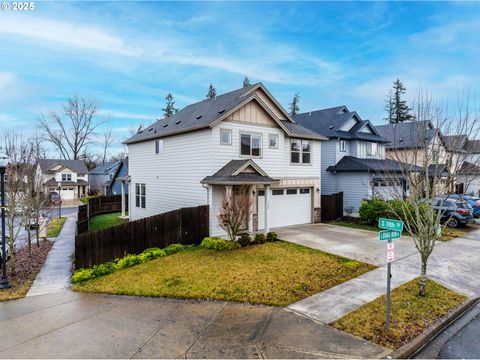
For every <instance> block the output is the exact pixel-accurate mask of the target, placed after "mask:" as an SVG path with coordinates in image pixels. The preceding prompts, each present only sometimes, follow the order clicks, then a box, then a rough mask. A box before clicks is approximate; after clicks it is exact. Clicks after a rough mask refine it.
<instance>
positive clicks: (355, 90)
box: [0, 1, 480, 142]
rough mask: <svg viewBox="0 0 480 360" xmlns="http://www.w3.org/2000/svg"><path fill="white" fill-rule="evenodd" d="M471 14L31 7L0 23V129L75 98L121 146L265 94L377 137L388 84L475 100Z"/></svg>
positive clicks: (392, 9) (415, 6)
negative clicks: (339, 111) (194, 111)
mask: <svg viewBox="0 0 480 360" xmlns="http://www.w3.org/2000/svg"><path fill="white" fill-rule="evenodd" d="M479 45H480V3H474V2H467V3H463V2H462V3H458V2H456V3H447V2H439V3H433V2H426V3H414V2H405V3H401V2H393V3H383V2H373V3H368V2H356V3H349V2H341V3H338V2H337V3H330V2H304V3H302V2H291V3H290V2H267V3H265V2H264V3H256V2H244V3H237V2H235V3H232V2H230V3H216V2H203V3H201V2H195V3H188V2H181V3H169V2H123V1H117V2H115V3H113V2H112V3H110V2H43V1H42V2H40V1H37V2H36V3H35V10H34V11H29V12H26V11H25V12H14V11H1V10H0V127H3V128H5V127H17V128H19V129H22V130H25V131H26V132H30V131H33V129H34V124H35V119H36V118H37V117H38V115H39V114H40V113H42V112H46V111H48V110H49V109H57V108H58V107H59V105H60V104H61V103H62V102H63V101H65V99H66V98H67V97H68V96H70V95H73V94H77V95H79V96H82V97H87V98H92V99H96V100H97V101H98V104H99V106H100V116H101V117H102V118H103V119H108V121H109V123H110V124H111V125H112V126H113V127H114V130H115V132H116V135H117V137H118V139H119V142H120V141H121V140H123V139H124V138H125V137H127V135H128V129H129V128H130V127H131V126H135V127H136V126H138V125H139V124H140V123H145V124H148V123H152V122H153V121H155V119H156V118H157V117H158V116H160V115H161V108H162V107H163V105H164V98H165V95H166V94H167V93H168V92H172V94H173V95H174V98H175V100H176V105H177V107H180V108H181V107H183V106H185V105H187V104H189V103H192V102H195V101H199V100H201V99H202V98H204V97H205V94H206V93H207V89H208V86H209V84H210V83H213V84H214V86H215V87H216V89H217V93H221V92H225V91H229V90H233V89H235V88H238V87H240V86H241V84H242V80H243V77H244V75H248V77H249V78H250V80H251V82H258V81H261V82H263V83H264V84H265V85H266V86H267V88H268V89H269V90H270V91H271V92H272V93H273V95H274V96H276V97H277V99H279V101H280V102H281V103H282V104H283V105H284V106H285V107H288V103H289V102H290V100H291V98H292V96H293V94H294V93H295V92H298V93H300V109H301V111H309V110H315V109H320V108H326V107H331V106H336V105H347V107H348V108H349V109H350V110H356V111H357V112H358V113H359V114H360V116H361V117H362V118H363V119H370V120H372V121H373V123H381V122H382V118H383V117H384V110H383V108H384V99H385V96H386V94H387V93H388V91H389V89H390V87H391V83H392V81H393V80H395V79H396V78H397V77H398V78H400V79H401V80H402V81H403V82H404V84H405V85H406V86H407V92H408V94H407V95H408V98H410V99H411V98H413V97H414V96H415V93H416V92H417V90H418V89H419V87H423V88H427V89H429V90H430V91H431V92H433V93H434V94H435V95H436V96H437V97H439V98H441V99H446V100H449V101H452V100H455V97H456V95H457V92H458V91H459V90H464V89H467V90H469V91H470V92H471V93H476V92H479V90H480V46H479Z"/></svg>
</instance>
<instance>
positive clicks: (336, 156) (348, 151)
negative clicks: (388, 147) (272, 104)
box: [294, 106, 407, 215]
mask: <svg viewBox="0 0 480 360" xmlns="http://www.w3.org/2000/svg"><path fill="white" fill-rule="evenodd" d="M294 120H295V121H296V122H297V123H299V124H301V125H303V126H304V127H306V128H308V129H310V130H312V131H315V132H317V133H319V134H321V135H323V136H325V137H327V138H328V141H323V142H322V151H321V168H319V169H318V171H319V172H320V173H321V177H322V187H321V189H322V195H331V194H335V193H338V192H343V208H344V209H345V210H348V212H349V213H351V215H358V211H359V209H360V205H361V202H362V200H363V199H371V198H372V197H373V196H380V197H382V198H387V199H388V198H391V197H392V195H397V194H405V193H406V191H407V179H404V178H402V177H401V176H400V175H399V176H398V177H397V178H395V177H392V174H395V173H400V172H401V170H402V169H401V167H400V164H399V163H398V162H397V161H394V160H391V159H386V155H385V144H386V143H387V140H386V139H384V138H383V137H382V136H380V134H379V132H378V131H377V130H376V128H375V126H373V125H372V124H371V123H370V121H368V120H362V119H361V118H360V116H359V115H358V114H357V113H356V112H355V111H350V110H348V108H347V107H346V106H337V107H333V108H328V109H322V110H316V111H311V112H307V113H302V114H297V115H295V116H294Z"/></svg>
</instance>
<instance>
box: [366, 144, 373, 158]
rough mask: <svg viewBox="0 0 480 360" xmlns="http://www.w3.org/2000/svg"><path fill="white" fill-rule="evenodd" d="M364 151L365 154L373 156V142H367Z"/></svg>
mask: <svg viewBox="0 0 480 360" xmlns="http://www.w3.org/2000/svg"><path fill="white" fill-rule="evenodd" d="M366 153H367V156H373V144H372V143H371V142H367V144H366Z"/></svg>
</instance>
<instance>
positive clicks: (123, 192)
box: [120, 180, 125, 217]
mask: <svg viewBox="0 0 480 360" xmlns="http://www.w3.org/2000/svg"><path fill="white" fill-rule="evenodd" d="M120 193H121V194H122V217H125V181H123V180H122V182H121V186H120Z"/></svg>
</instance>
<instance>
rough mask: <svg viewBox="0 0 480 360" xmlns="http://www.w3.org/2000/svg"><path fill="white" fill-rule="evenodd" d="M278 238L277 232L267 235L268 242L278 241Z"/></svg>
mask: <svg viewBox="0 0 480 360" xmlns="http://www.w3.org/2000/svg"><path fill="white" fill-rule="evenodd" d="M277 239H278V236H277V233H276V232H273V231H270V232H268V233H267V239H266V240H267V242H273V241H277Z"/></svg>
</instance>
